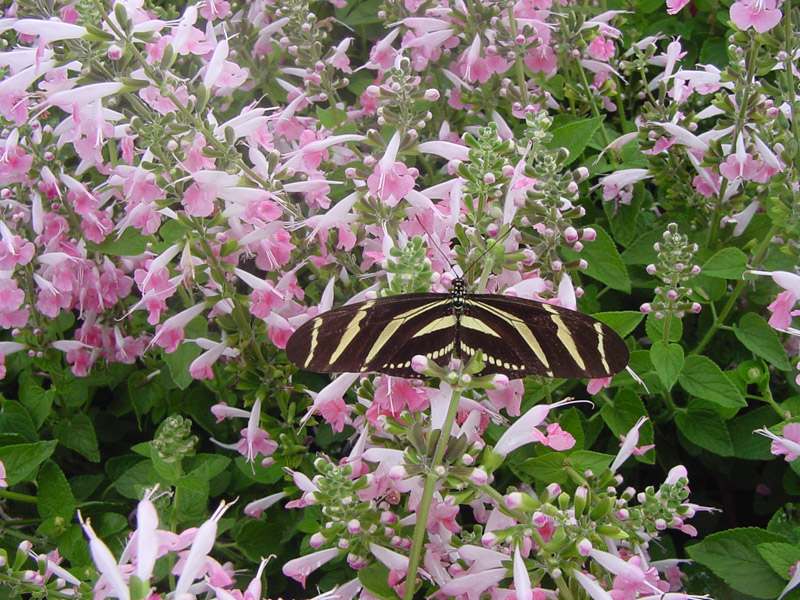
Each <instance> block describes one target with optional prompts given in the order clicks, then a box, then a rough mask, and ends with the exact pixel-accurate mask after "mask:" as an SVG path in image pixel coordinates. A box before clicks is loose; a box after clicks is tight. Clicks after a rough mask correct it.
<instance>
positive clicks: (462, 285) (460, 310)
mask: <svg viewBox="0 0 800 600" xmlns="http://www.w3.org/2000/svg"><path fill="white" fill-rule="evenodd" d="M450 303H451V308H452V311H453V314H454V315H455V316H456V317H457V318H458V317H461V316H462V315H463V314H464V312H465V310H466V304H467V282H466V281H464V279H463V278H462V277H458V278H456V279H454V280H453V289H452V290H451V291H450Z"/></svg>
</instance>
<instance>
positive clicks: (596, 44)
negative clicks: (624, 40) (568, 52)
mask: <svg viewBox="0 0 800 600" xmlns="http://www.w3.org/2000/svg"><path fill="white" fill-rule="evenodd" d="M589 54H591V55H592V56H593V57H594V58H596V59H597V60H608V59H609V58H611V57H612V56H614V41H613V40H607V39H606V38H605V36H602V35H599V36H597V37H596V38H594V39H593V40H592V41H591V42H589Z"/></svg>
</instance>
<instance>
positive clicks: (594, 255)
mask: <svg viewBox="0 0 800 600" xmlns="http://www.w3.org/2000/svg"><path fill="white" fill-rule="evenodd" d="M594 229H595V231H597V238H596V239H595V240H594V241H593V242H590V243H587V244H586V246H585V247H584V248H583V250H581V252H574V251H572V250H564V258H565V259H566V260H568V261H572V260H578V259H581V258H584V259H586V262H588V263H589V266H588V267H587V268H586V270H584V271H582V272H583V273H586V274H587V275H588V276H589V277H594V278H595V279H597V280H598V281H600V282H602V283H604V284H606V285H607V286H608V287H610V288H612V289H615V290H620V291H621V292H626V293H628V292H630V291H631V280H630V278H629V277H628V270H627V269H626V268H625V263H623V262H622V258H620V255H619V252H617V246H616V244H614V240H612V239H611V236H610V235H608V233H606V231H605V230H604V229H603V228H602V227H598V226H596V225H595V226H594Z"/></svg>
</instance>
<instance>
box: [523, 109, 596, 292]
mask: <svg viewBox="0 0 800 600" xmlns="http://www.w3.org/2000/svg"><path fill="white" fill-rule="evenodd" d="M526 124H527V129H526V131H525V139H526V140H527V141H530V143H531V146H530V149H529V152H528V164H527V165H526V167H525V171H524V177H525V180H524V181H525V182H528V183H530V185H529V186H527V190H526V193H525V197H524V204H523V205H522V206H521V207H520V209H519V213H518V214H519V215H520V216H521V217H522V224H523V225H526V226H529V227H532V228H533V230H534V231H535V232H536V235H530V234H525V233H523V240H524V241H529V242H530V248H531V250H532V256H531V257H530V261H529V263H530V265H529V266H530V267H532V268H534V269H537V270H538V271H539V276H540V277H542V278H543V279H545V280H549V281H558V280H560V279H561V278H562V276H563V275H562V274H563V273H564V272H565V271H573V270H578V269H585V268H586V267H587V266H588V265H587V263H586V261H585V260H584V259H575V260H572V261H565V260H564V259H563V258H562V250H564V249H569V250H572V251H574V252H580V251H581V250H582V249H583V246H584V243H585V242H592V241H594V240H595V238H596V236H597V233H596V231H595V230H594V229H592V228H591V227H575V225H574V224H573V221H574V220H575V219H579V218H581V217H583V216H584V215H585V214H586V211H585V209H584V208H583V207H582V206H578V205H577V203H578V200H579V189H580V183H581V182H583V181H584V180H585V179H586V178H587V177H588V176H589V171H588V169H586V167H580V168H578V169H575V170H574V171H569V170H564V169H563V165H564V164H565V162H566V161H567V159H568V158H569V152H568V151H567V150H566V149H564V148H559V149H556V150H551V149H548V148H547V145H548V143H549V142H550V140H551V138H552V134H551V133H550V132H549V131H548V129H549V127H550V125H551V124H552V120H551V119H550V118H549V117H547V116H545V115H544V114H543V113H542V114H539V113H537V114H536V115H533V116H532V115H528V116H527V117H526ZM526 238H529V239H526ZM576 292H577V293H578V295H580V293H581V290H576Z"/></svg>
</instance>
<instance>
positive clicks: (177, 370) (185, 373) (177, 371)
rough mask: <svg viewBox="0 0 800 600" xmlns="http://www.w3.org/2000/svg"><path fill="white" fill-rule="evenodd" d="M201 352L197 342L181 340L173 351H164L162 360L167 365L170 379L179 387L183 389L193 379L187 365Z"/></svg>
mask: <svg viewBox="0 0 800 600" xmlns="http://www.w3.org/2000/svg"><path fill="white" fill-rule="evenodd" d="M201 352H202V350H201V349H200V347H199V346H198V345H197V344H193V343H191V342H183V343H182V344H181V345H180V346H178V349H177V350H175V352H172V353H170V354H167V353H164V362H165V363H167V366H168V367H169V373H170V375H171V376H172V381H173V382H174V383H175V385H177V386H178V387H179V388H180V389H182V390H185V389H186V388H187V387H189V385H190V384H191V383H192V381H194V379H193V378H192V376H191V375H190V374H189V365H191V364H192V361H193V360H194V359H195V358H197V357H198V356H200V354H201Z"/></svg>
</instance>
